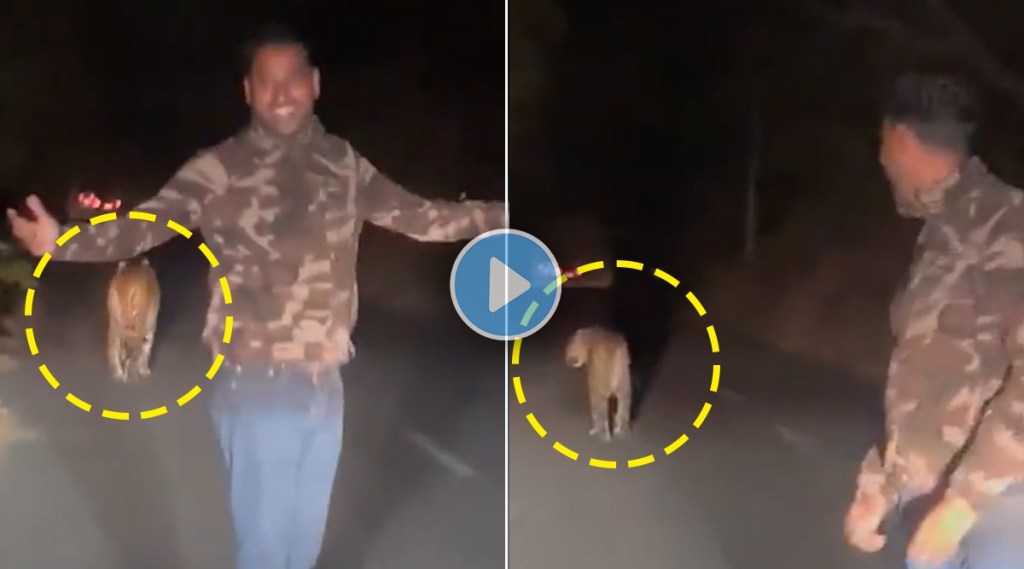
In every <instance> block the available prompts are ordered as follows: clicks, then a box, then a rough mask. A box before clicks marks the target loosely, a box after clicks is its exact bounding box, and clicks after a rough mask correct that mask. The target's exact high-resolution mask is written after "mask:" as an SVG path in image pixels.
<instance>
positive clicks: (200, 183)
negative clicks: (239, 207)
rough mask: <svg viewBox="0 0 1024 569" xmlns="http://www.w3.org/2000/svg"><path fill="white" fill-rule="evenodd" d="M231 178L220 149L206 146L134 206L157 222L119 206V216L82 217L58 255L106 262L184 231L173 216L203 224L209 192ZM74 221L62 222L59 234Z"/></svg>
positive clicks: (61, 258)
mask: <svg viewBox="0 0 1024 569" xmlns="http://www.w3.org/2000/svg"><path fill="white" fill-rule="evenodd" d="M227 182H228V177H227V172H226V171H225V169H224V166H223V164H221V162H220V160H219V159H218V158H217V157H216V155H215V154H213V153H212V152H203V153H201V154H199V155H197V156H196V157H194V158H192V159H191V160H189V161H188V162H186V163H185V165H184V166H182V167H181V169H179V170H178V171H177V172H176V173H175V174H174V176H173V177H172V178H171V179H170V180H169V181H168V182H167V184H165V185H164V187H163V188H161V189H160V191H159V192H157V194H156V195H155V196H153V197H152V198H150V199H149V200H147V201H145V202H143V203H142V204H139V206H138V207H136V208H134V209H133V210H132V211H138V212H144V213H151V214H153V215H155V216H156V222H150V221H143V220H140V219H129V217H128V212H119V213H118V215H117V219H116V220H114V221H107V222H103V223H99V224H96V225H92V224H91V223H87V222H83V223H79V224H77V225H78V227H79V230H80V231H79V233H78V234H77V235H75V236H74V237H72V238H70V239H69V240H68V241H66V242H65V243H64V244H63V245H62V246H58V247H57V248H56V249H54V251H53V253H52V255H53V259H54V260H56V261H77V262H105V261H119V260H121V259H128V258H131V257H134V256H136V255H139V254H140V253H143V252H145V251H148V250H149V249H152V248H153V247H156V246H157V245H160V244H162V243H164V242H166V241H168V240H170V239H171V238H172V237H175V236H177V235H179V233H178V232H177V231H175V230H173V229H171V228H170V227H168V225H167V222H168V221H173V222H174V223H177V224H178V225H181V226H183V227H185V228H187V229H194V228H195V227H196V226H197V225H199V219H200V215H201V207H202V204H203V202H204V200H205V198H206V196H207V195H208V194H209V193H210V192H214V191H222V190H223V189H225V188H226V187H227ZM73 225H75V224H69V225H66V226H61V228H60V230H59V232H58V233H59V235H64V234H65V233H66V232H67V231H68V230H69V229H71V227H72V226H73Z"/></svg>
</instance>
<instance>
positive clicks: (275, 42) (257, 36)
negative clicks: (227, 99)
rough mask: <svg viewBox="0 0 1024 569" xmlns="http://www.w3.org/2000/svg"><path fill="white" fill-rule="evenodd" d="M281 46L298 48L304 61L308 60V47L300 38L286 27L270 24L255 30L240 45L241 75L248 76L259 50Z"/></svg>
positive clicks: (274, 23)
mask: <svg viewBox="0 0 1024 569" xmlns="http://www.w3.org/2000/svg"><path fill="white" fill-rule="evenodd" d="M282 45H288V46H295V47H297V48H299V49H300V50H301V51H302V55H303V56H304V57H305V58H306V61H307V62H308V61H309V60H310V53H309V46H308V45H307V44H306V42H305V41H303V39H302V37H301V36H299V34H298V33H296V32H295V31H294V30H292V29H291V28H289V27H288V26H286V25H284V24H280V23H276V22H272V23H268V24H263V25H262V26H260V27H258V28H256V29H255V30H254V31H253V33H252V34H251V35H250V36H249V38H248V40H246V42H245V43H244V44H243V45H242V52H241V61H240V64H241V69H242V75H249V73H250V72H251V71H252V64H253V60H255V59H256V54H257V53H259V51H260V50H261V49H263V48H265V47H269V46H282Z"/></svg>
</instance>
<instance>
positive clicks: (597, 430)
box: [587, 386, 612, 441]
mask: <svg viewBox="0 0 1024 569" xmlns="http://www.w3.org/2000/svg"><path fill="white" fill-rule="evenodd" d="M587 434H589V435H597V434H600V435H601V438H603V439H604V440H606V441H607V440H610V439H611V438H612V433H611V428H610V426H609V425H608V396H607V395H606V394H605V393H604V392H603V391H602V390H600V389H596V388H594V387H593V386H591V388H590V432H588V433H587Z"/></svg>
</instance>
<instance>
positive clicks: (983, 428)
mask: <svg viewBox="0 0 1024 569" xmlns="http://www.w3.org/2000/svg"><path fill="white" fill-rule="evenodd" d="M928 194H929V195H928V196H925V197H924V198H923V201H927V202H930V203H929V204H922V207H924V208H925V210H924V211H923V212H922V213H923V217H924V219H925V223H924V227H923V229H922V230H921V233H920V236H919V237H918V241H917V249H916V251H915V255H914V261H913V263H912V265H911V267H910V271H909V275H908V277H907V282H906V283H905V286H904V287H903V288H902V290H901V291H900V292H899V293H897V295H896V297H895V299H894V301H893V303H892V306H891V311H890V312H891V322H892V327H893V333H894V335H895V337H896V345H895V348H894V350H893V353H892V357H891V359H890V363H889V375H888V384H887V386H886V392H885V409H886V431H887V441H886V443H885V445H884V447H883V448H872V449H871V450H870V451H869V452H868V454H867V456H866V457H865V458H864V461H863V463H862V465H861V470H860V475H859V478H858V491H859V492H882V493H883V494H884V495H885V496H886V497H887V499H888V500H889V504H890V507H891V506H893V505H894V504H895V503H896V502H897V501H899V500H900V499H908V498H912V497H915V496H920V495H923V494H926V493H930V492H932V491H933V490H935V489H936V488H940V487H941V486H940V485H943V484H947V483H948V486H946V488H945V492H946V495H947V496H948V497H961V498H964V499H965V500H967V501H968V502H969V503H971V504H972V506H974V507H975V508H976V509H980V508H981V507H983V506H984V505H985V504H986V502H987V501H988V500H989V499H990V498H991V497H992V496H995V495H997V494H999V493H1000V492H1001V491H1002V490H1004V489H1005V488H1006V487H1007V486H1008V485H1010V484H1012V483H1014V482H1019V481H1022V480H1024V432H1022V430H1021V429H1022V427H1024V367H1022V364H1024V349H1022V346H1024V326H1022V324H1021V323H1022V313H1024V311H1022V307H1024V194H1022V193H1021V192H1020V191H1019V190H1018V189H1016V188H1013V187H1010V186H1009V185H1007V184H1005V183H1004V182H1002V181H1001V180H999V179H998V178H996V177H995V176H994V175H993V174H991V173H990V172H989V171H988V169H987V168H986V167H985V165H984V164H983V163H982V162H981V161H980V160H979V159H977V158H973V159H971V160H970V161H968V162H967V163H966V165H965V167H964V168H962V169H961V171H960V172H958V173H957V174H955V175H954V176H953V177H952V178H950V179H949V180H946V181H945V182H944V183H943V184H940V185H939V186H937V187H936V188H933V189H932V190H931V191H930V192H928Z"/></svg>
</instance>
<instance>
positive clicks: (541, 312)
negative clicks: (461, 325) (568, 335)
mask: <svg viewBox="0 0 1024 569" xmlns="http://www.w3.org/2000/svg"><path fill="white" fill-rule="evenodd" d="M559 274H560V271H559V270H558V264H557V263H556V262H555V257H554V255H552V254H551V251H550V250H549V249H548V248H547V246H545V245H544V244H543V243H542V242H541V241H540V240H538V239H537V238H536V237H534V236H532V235H530V234H528V233H524V232H522V231H518V230H515V229H498V230H495V231H489V232H487V233H484V234H483V235H480V236H478V237H477V238H476V239H473V240H472V241H470V242H469V243H468V244H467V245H466V246H465V248H463V249H462V252H460V253H459V256H458V257H457V258H456V259H455V265H454V266H453V267H452V277H451V293H452V302H453V303H454V304H455V311H456V312H458V313H459V317H461V318H462V321H463V322H465V323H466V325H467V326H469V327H470V328H472V329H473V330H474V331H475V332H476V333H477V334H480V335H481V336H484V337H486V338H490V339H492V340H509V339H512V338H525V337H527V336H529V335H531V334H533V333H534V332H536V331H537V330H539V329H540V328H541V327H543V326H544V325H545V324H547V323H548V321H549V320H550V319H551V316H552V315H553V314H554V312H555V308H556V307H557V306H558V301H559V299H560V298H561V295H562V287H560V286H557V282H558V281H557V279H558V276H559Z"/></svg>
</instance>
